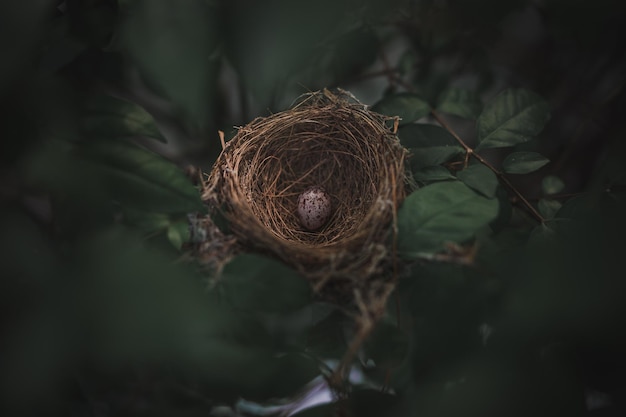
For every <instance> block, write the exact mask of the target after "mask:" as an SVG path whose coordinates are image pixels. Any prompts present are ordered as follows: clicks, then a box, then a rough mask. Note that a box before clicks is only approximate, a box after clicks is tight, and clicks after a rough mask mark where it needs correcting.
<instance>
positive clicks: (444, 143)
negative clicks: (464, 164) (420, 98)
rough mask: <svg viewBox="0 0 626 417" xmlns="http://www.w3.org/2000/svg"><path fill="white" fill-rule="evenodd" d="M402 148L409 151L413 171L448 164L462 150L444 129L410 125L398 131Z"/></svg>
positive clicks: (424, 125) (433, 126)
mask: <svg viewBox="0 0 626 417" xmlns="http://www.w3.org/2000/svg"><path fill="white" fill-rule="evenodd" d="M398 137H399V138H400V142H401V143H402V145H404V147H406V148H409V149H410V150H411V157H410V163H411V166H412V168H413V169H414V170H418V169H421V168H424V167H429V166H434V165H439V164H442V163H445V162H448V161H449V160H450V159H452V158H454V157H455V156H457V155H459V154H461V153H463V148H462V147H461V146H460V145H459V144H458V143H457V142H456V140H455V139H454V137H453V136H452V135H451V134H450V133H448V132H447V131H446V130H445V129H443V128H441V127H439V126H435V125H429V124H411V125H407V126H403V127H401V128H400V129H398Z"/></svg>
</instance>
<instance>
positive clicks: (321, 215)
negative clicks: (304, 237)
mask: <svg viewBox="0 0 626 417" xmlns="http://www.w3.org/2000/svg"><path fill="white" fill-rule="evenodd" d="M330 211H331V204H330V197H329V196H328V194H326V191H325V190H324V189H323V188H322V187H318V186H315V187H310V188H307V189H306V190H305V191H304V192H303V193H302V194H300V196H299V197H298V217H299V218H300V223H301V224H302V226H303V227H304V228H305V229H307V230H310V231H315V230H318V229H320V228H321V227H322V226H324V225H325V224H326V222H328V219H329V217H330Z"/></svg>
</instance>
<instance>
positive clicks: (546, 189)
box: [541, 175, 565, 195]
mask: <svg viewBox="0 0 626 417" xmlns="http://www.w3.org/2000/svg"><path fill="white" fill-rule="evenodd" d="M564 187H565V184H564V183H563V181H561V179H560V178H559V177H555V176H554V175H548V176H547V177H545V178H544V179H543V180H542V181H541V188H542V189H543V193H544V194H548V195H549V194H556V193H558V192H561V191H562V190H563V188H564Z"/></svg>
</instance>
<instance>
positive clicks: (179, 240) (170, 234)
mask: <svg viewBox="0 0 626 417" xmlns="http://www.w3.org/2000/svg"><path fill="white" fill-rule="evenodd" d="M189 238H190V232H189V222H188V221H187V218H186V217H183V218H181V219H179V220H177V221H174V222H171V223H170V224H169V227H168V228H167V239H168V240H169V241H170V243H171V244H172V245H174V247H175V248H176V249H179V250H180V249H181V247H182V246H183V243H185V242H188V241H189Z"/></svg>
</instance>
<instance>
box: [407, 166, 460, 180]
mask: <svg viewBox="0 0 626 417" xmlns="http://www.w3.org/2000/svg"><path fill="white" fill-rule="evenodd" d="M413 178H415V180H416V181H419V182H422V183H429V182H434V181H445V180H454V179H456V177H455V176H454V175H452V174H451V173H450V171H448V169H447V168H446V167H442V166H432V167H426V168H422V169H419V170H417V171H413Z"/></svg>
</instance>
